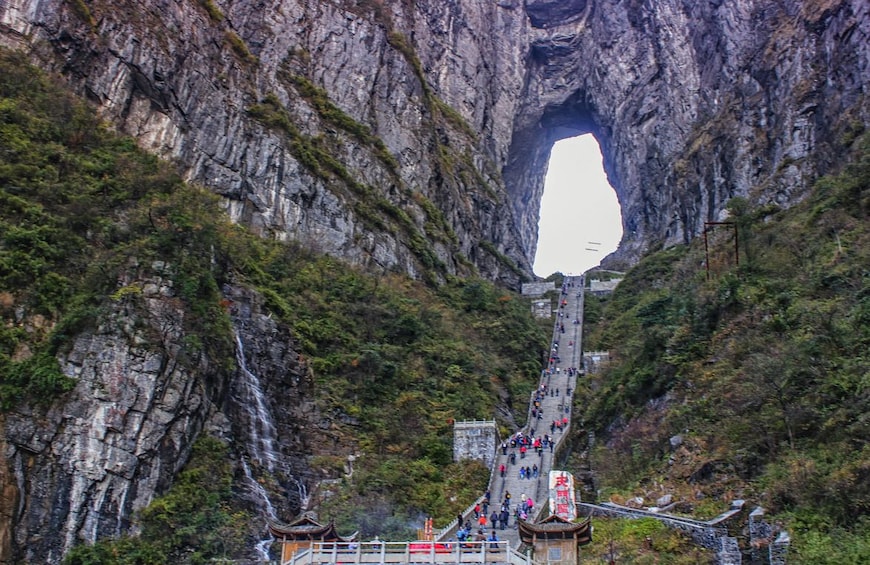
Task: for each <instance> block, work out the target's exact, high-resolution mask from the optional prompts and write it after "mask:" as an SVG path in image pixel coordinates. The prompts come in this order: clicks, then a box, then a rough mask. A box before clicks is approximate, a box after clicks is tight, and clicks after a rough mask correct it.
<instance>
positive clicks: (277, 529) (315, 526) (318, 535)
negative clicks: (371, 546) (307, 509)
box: [269, 514, 359, 543]
mask: <svg viewBox="0 0 870 565" xmlns="http://www.w3.org/2000/svg"><path fill="white" fill-rule="evenodd" d="M269 530H270V531H271V532H272V535H273V536H275V537H276V538H285V539H293V540H307V541H327V542H329V541H336V542H341V543H349V542H352V541H356V539H357V537H358V535H359V532H354V533H352V534H351V535H349V536H340V535H339V534H338V531H336V529H335V521H334V520H330V521H329V523H328V524H321V523H319V522H317V521H316V520H314V518H312V517H311V516H309V515H307V514H303V515H302V516H301V517H300V518H297V519H296V520H294V521H293V522H291V523H289V524H286V523H284V522H279V521H277V520H269Z"/></svg>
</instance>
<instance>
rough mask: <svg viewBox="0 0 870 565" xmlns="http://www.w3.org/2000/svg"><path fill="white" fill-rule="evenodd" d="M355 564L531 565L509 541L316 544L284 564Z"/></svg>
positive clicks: (283, 563)
mask: <svg viewBox="0 0 870 565" xmlns="http://www.w3.org/2000/svg"><path fill="white" fill-rule="evenodd" d="M354 563H376V564H382V563H383V564H386V563H408V564H414V563H420V564H424V563H476V564H481V565H482V564H484V563H493V564H496V563H498V564H510V565H531V561H530V560H529V559H528V558H527V557H526V556H525V555H523V554H521V553H519V552H517V551H515V550H513V549H511V548H510V547H509V543H508V542H507V541H467V542H462V543H457V542H451V543H441V542H431V541H411V542H388V541H371V542H360V543H313V544H312V545H311V547H310V548H309V549H306V550H305V551H301V552H299V553H298V554H297V555H295V556H294V557H293V558H292V559H289V560H287V561H283V562H282V563H281V565H327V564H330V565H331V564H335V565H345V564H347V565H349V564H354Z"/></svg>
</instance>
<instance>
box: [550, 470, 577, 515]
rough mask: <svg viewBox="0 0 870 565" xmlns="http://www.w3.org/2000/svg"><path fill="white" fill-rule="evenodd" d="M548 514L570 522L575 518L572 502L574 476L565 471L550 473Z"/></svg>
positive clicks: (575, 508) (575, 511)
mask: <svg viewBox="0 0 870 565" xmlns="http://www.w3.org/2000/svg"><path fill="white" fill-rule="evenodd" d="M550 514H555V515H556V516H558V517H560V518H564V519H565V520H568V521H571V520H574V519H575V518H577V504H576V503H575V500H574V475H572V474H571V473H568V472H566V471H550Z"/></svg>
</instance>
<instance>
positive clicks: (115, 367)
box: [0, 0, 870, 563]
mask: <svg viewBox="0 0 870 565" xmlns="http://www.w3.org/2000/svg"><path fill="white" fill-rule="evenodd" d="M212 3H213V5H214V6H215V7H217V9H218V10H219V11H220V14H216V13H211V14H210V13H209V11H208V10H206V9H205V7H204V4H203V3H202V2H196V1H193V0H179V1H175V2H165V1H157V0H135V1H133V0H118V1H114V2H111V3H105V2H66V1H63V0H0V45H4V46H8V47H12V48H15V49H19V50H23V51H27V52H28V53H29V54H30V56H31V59H32V60H33V61H35V62H37V63H38V64H39V65H41V66H42V67H44V68H46V69H48V70H51V71H53V72H56V73H58V74H60V75H62V76H63V77H65V79H66V80H67V81H68V82H69V84H70V85H71V87H72V88H73V89H74V90H75V91H77V92H79V93H80V94H82V95H84V96H86V97H87V98H88V99H89V100H91V101H92V102H93V104H94V105H95V106H96V107H97V108H98V109H99V111H100V112H101V114H102V116H103V117H105V119H106V120H107V121H108V122H109V123H111V124H113V125H114V127H116V128H117V129H118V130H120V131H122V132H124V133H127V134H130V135H132V136H134V137H135V138H136V139H137V140H138V142H139V143H140V144H141V145H142V146H143V147H144V148H146V149H148V150H149V151H152V152H154V153H156V154H158V155H161V156H163V157H166V158H168V159H172V160H173V161H175V162H177V163H178V164H179V166H180V167H181V169H182V171H183V173H184V176H185V177H186V178H187V179H188V180H190V181H194V182H197V183H199V184H202V185H204V186H206V187H208V188H209V189H211V190H213V191H214V192H215V193H216V194H218V195H220V196H221V198H222V199H223V203H224V206H225V208H226V210H227V212H228V214H229V215H230V216H231V217H232V219H233V220H234V221H236V222H239V223H243V224H245V225H248V226H250V227H251V228H252V229H254V230H256V231H257V232H258V233H261V234H263V235H264V236H267V237H274V238H277V239H281V240H296V241H299V242H301V243H303V244H304V245H306V246H308V247H310V248H312V249H315V250H318V251H321V252H324V253H329V254H332V255H335V256H338V257H342V258H344V259H345V260H347V261H350V262H352V263H356V264H362V265H367V266H369V267H373V268H380V269H384V270H398V271H401V272H406V273H408V274H410V275H412V276H415V277H420V278H424V277H425V278H430V277H431V278H434V279H435V280H437V279H439V278H443V277H445V276H447V275H449V274H459V275H464V274H469V273H473V272H477V273H479V274H481V275H483V276H484V277H486V278H489V279H491V280H495V281H499V282H502V283H504V284H507V285H510V286H513V287H517V286H518V283H519V282H520V280H521V279H523V278H527V277H529V276H530V274H531V268H530V265H531V263H532V259H533V257H534V253H535V247H536V245H537V222H538V214H539V208H540V200H541V194H542V190H543V180H544V176H545V173H546V169H547V161H548V158H549V154H550V149H551V147H552V144H553V143H554V142H555V141H556V140H558V139H562V138H565V137H568V136H573V135H578V134H583V133H593V134H594V135H595V136H596V138H597V139H598V141H599V142H600V144H601V148H602V152H603V155H604V166H605V169H606V171H607V173H608V176H609V178H610V181H611V183H612V184H613V186H614V187H615V189H616V191H617V194H618V197H619V200H620V202H621V205H622V211H623V216H624V219H623V222H624V227H625V235H624V239H623V242H622V245H621V248H620V250H619V251H618V253H617V257H615V258H613V259H612V261H614V262H618V261H623V262H630V261H631V260H633V259H634V258H636V257H638V256H639V255H640V254H641V253H642V252H644V251H645V250H647V249H650V248H653V247H655V246H657V245H669V244H675V243H681V242H685V241H689V240H690V239H691V238H692V237H694V236H696V235H698V234H699V233H701V231H702V230H703V228H704V223H705V222H708V221H714V220H718V219H721V218H722V217H723V211H724V209H725V205H726V203H727V202H728V200H729V199H730V198H732V197H735V196H742V197H747V198H749V199H750V200H751V201H754V202H764V203H774V204H777V205H780V206H787V205H789V204H791V203H793V202H795V201H797V200H798V199H800V198H801V196H802V195H803V194H804V192H805V190H806V188H807V187H808V186H809V185H810V184H811V183H812V182H813V181H814V179H816V178H817V177H818V176H819V175H821V174H824V173H827V172H830V171H833V170H836V169H837V168H838V167H839V166H840V165H841V164H842V160H843V157H844V156H845V155H848V152H849V149H850V143H851V140H853V139H854V138H855V134H856V133H857V132H860V131H862V130H863V129H865V128H866V125H867V123H868V122H870V119H868V118H870V115H868V114H870V109H868V102H867V100H868V98H867V95H866V90H867V85H868V83H870V68H868V65H870V37H868V34H870V7H868V4H867V3H866V2H864V1H861V0H830V1H826V2H800V1H798V0H785V1H777V2H774V1H772V0H746V1H744V2H738V3H734V2H731V3H729V2H719V1H716V2H694V1H687V0H661V1H658V2H654V3H650V2H637V1H634V0H632V1H626V2H600V1H595V0H568V1H555V0H526V1H525V2H520V1H519V0H498V1H495V2H479V1H471V0H459V1H456V2H443V1H441V0H418V1H416V2H399V1H392V2H390V1H388V2H362V1H355V0H334V1H330V2H309V1H305V0H266V1H258V2H253V1H250V0H234V1H230V0H213V2H212ZM217 16H221V17H217ZM141 282H142V283H143V287H142V288H143V293H142V296H141V300H142V303H141V304H140V305H139V309H137V310H135V311H127V310H126V309H125V304H124V303H116V304H114V305H113V307H112V308H111V310H110V312H109V313H108V314H106V316H105V317H104V318H103V319H102V320H101V321H102V323H101V325H100V326H99V327H97V328H95V329H94V330H92V331H88V332H86V333H83V334H81V335H78V336H76V337H75V339H74V340H73V343H72V347H71V349H70V350H69V353H68V354H66V355H65V356H64V357H63V358H62V359H61V361H62V364H63V367H64V370H65V371H66V373H67V374H68V375H70V376H73V377H75V378H76V379H77V380H78V385H77V387H76V389H75V390H74V391H73V392H72V393H70V395H69V396H68V398H66V399H65V400H64V401H63V402H59V403H57V404H56V405H54V406H52V407H51V408H50V409H49V410H47V411H39V410H36V409H31V408H28V407H20V408H19V409H17V410H16V411H14V412H12V413H10V414H7V415H5V416H4V419H3V420H2V421H0V428H2V431H3V432H4V433H3V438H2V442H0V448H2V449H3V452H4V455H5V462H6V465H5V466H3V468H2V469H0V478H2V481H3V482H2V485H0V486H2V491H3V494H4V503H3V504H0V516H2V517H3V519H4V520H3V521H4V523H7V524H9V525H8V526H0V555H3V556H4V557H5V556H6V555H9V554H10V552H16V554H17V555H20V556H22V558H24V559H26V560H28V561H31V562H48V563H55V562H58V561H59V560H60V559H61V555H62V553H63V551H64V550H65V549H67V548H69V547H70V545H71V544H72V543H74V542H75V541H77V540H79V539H83V540H94V539H97V538H100V537H105V536H111V535H116V534H118V533H120V532H122V531H126V530H128V529H129V528H130V525H131V524H130V516H131V512H133V511H134V510H135V509H137V508H141V507H142V506H143V505H145V504H147V502H148V501H149V500H151V499H152V498H153V497H154V496H155V495H156V494H159V493H160V492H162V491H163V490H164V489H165V488H166V487H167V486H168V484H169V482H170V481H171V479H172V476H173V475H174V473H175V472H176V471H177V470H178V469H179V468H180V466H181V465H182V464H183V462H184V460H185V458H186V456H187V453H188V451H189V448H190V445H191V443H192V441H193V439H194V438H195V437H196V435H197V434H198V433H199V431H200V430H201V429H202V428H203V427H204V426H206V425H208V427H209V429H211V430H215V431H216V432H217V433H219V434H221V435H223V436H227V435H232V436H234V437H235V438H237V439H239V438H241V439H240V443H243V442H244V439H245V438H247V439H250V438H249V437H248V436H250V435H251V433H252V431H251V429H252V428H251V426H250V415H247V414H245V411H244V410H242V407H241V406H239V403H238V402H235V404H234V402H233V398H237V397H238V394H237V393H238V391H239V388H238V384H239V383H238V379H239V375H238V374H236V375H232V376H224V377H220V378H215V379H211V380H209V379H204V378H203V375H204V374H206V373H209V372H213V373H214V372H216V369H215V368H214V367H211V366H210V365H209V361H210V360H208V359H197V360H194V362H193V363H188V364H183V363H179V358H178V351H179V346H178V344H179V340H180V339H181V338H180V327H181V326H180V323H181V322H180V320H179V317H180V316H182V315H183V313H182V312H180V311H178V310H176V307H175V306H174V305H173V302H172V300H171V297H172V295H173V289H172V286H171V284H170V282H171V281H170V280H168V279H149V280H145V281H141ZM227 294H228V296H230V297H235V298H233V300H234V303H235V304H236V306H237V307H238V308H239V310H238V311H237V312H236V313H235V314H234V320H235V323H236V326H237V328H236V329H237V331H238V334H239V337H240V339H241V344H242V345H241V346H240V349H244V352H245V353H244V357H243V359H244V360H245V361H246V363H247V364H248V365H249V366H251V367H255V368H256V370H255V371H254V372H255V373H256V374H257V376H258V378H261V379H262V381H263V382H262V387H263V388H264V391H263V392H264V394H265V396H266V398H267V401H266V405H267V408H268V409H269V410H270V411H271V414H272V417H273V418H275V419H276V422H277V424H278V425H277V426H276V427H277V428H279V429H281V430H290V431H282V432H280V433H279V435H278V436H277V439H276V440H275V441H277V442H278V443H279V444H280V445H281V449H280V450H279V453H275V454H273V455H265V454H264V453H265V451H264V449H265V448H264V447H263V446H265V445H266V444H267V443H268V442H267V443H262V441H259V440H258V442H256V443H255V444H249V447H248V451H246V452H244V453H240V454H239V457H240V458H241V459H240V460H244V461H247V460H249V459H260V462H261V463H262V464H266V465H273V466H275V467H276V468H278V469H279V471H280V472H281V473H282V474H283V475H282V476H283V477H284V478H283V480H284V487H285V488H286V489H287V490H288V491H290V490H292V489H293V488H296V489H297V491H298V493H297V496H295V497H290V496H289V495H288V499H287V502H286V504H287V506H288V508H289V507H294V508H295V507H301V506H303V505H304V498H305V495H304V488H303V486H302V483H303V482H304V477H303V475H304V473H305V463H304V460H303V459H302V458H300V457H298V454H299V453H301V452H302V451H303V450H304V441H303V440H301V439H300V437H302V435H300V434H299V433H298V432H299V431H300V430H301V429H303V428H304V426H305V425H309V426H311V425H320V426H323V427H324V428H325V429H328V428H329V426H330V421H329V420H328V418H326V417H324V416H323V415H319V414H316V413H315V411H314V410H313V408H312V407H311V406H310V405H309V404H308V403H307V402H306V401H305V398H306V395H305V387H306V386H308V384H306V382H307V381H306V370H305V368H304V364H302V363H300V362H299V361H298V359H297V358H296V356H295V353H294V347H293V345H292V340H291V339H290V336H289V333H287V331H286V329H282V328H278V327H275V326H273V325H271V324H270V322H269V321H268V319H267V318H268V317H267V316H265V315H264V314H263V313H262V312H260V311H259V307H258V306H257V303H258V301H257V299H256V297H253V296H246V295H245V294H244V293H243V292H242V291H237V290H229V289H228V290H227ZM143 327H146V328H151V329H152V330H154V331H155V332H156V333H157V335H160V336H161V340H162V341H160V342H159V344H158V345H159V346H157V347H155V346H153V345H149V344H151V343H152V341H151V340H150V338H146V337H145V336H143V335H141V333H140V332H141V331H142V328H143ZM288 364H289V365H288ZM285 366H290V367H292V370H286V371H285V370H284V369H283V367H285ZM208 383H210V384H208ZM234 394H236V397H234V396H233V395H234ZM287 395H289V396H290V397H291V398H293V399H294V402H291V403H286V402H282V403H278V402H276V401H275V400H274V399H276V398H284V397H286V396H287ZM222 403H226V405H225V406H224V405H223V404H222ZM218 404H221V405H220V406H218ZM206 422H208V424H206ZM305 422H316V423H315V424H306V423H305ZM281 434H286V435H285V436H282V435H281ZM256 446H259V448H257V447H256ZM264 462H265V463H264ZM300 477H302V478H300ZM7 495H8V496H7ZM7 518H9V520H8V522H7ZM46 531H50V532H55V533H56V536H54V537H51V539H49V537H43V536H42V532H46Z"/></svg>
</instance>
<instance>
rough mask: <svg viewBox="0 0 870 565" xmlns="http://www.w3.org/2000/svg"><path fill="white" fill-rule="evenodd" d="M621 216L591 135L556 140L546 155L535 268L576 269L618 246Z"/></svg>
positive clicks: (584, 268)
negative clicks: (547, 164) (549, 152)
mask: <svg viewBox="0 0 870 565" xmlns="http://www.w3.org/2000/svg"><path fill="white" fill-rule="evenodd" d="M621 237H622V216H621V213H620V209H619V203H618V202H617V200H616V193H615V192H614V191H613V188H612V187H611V186H610V184H608V182H607V176H606V175H605V174H604V168H603V166H602V162H601V149H600V147H599V146H598V141H597V140H596V139H595V137H594V136H592V135H591V134H589V135H582V136H579V137H572V138H569V139H563V140H561V141H557V142H556V144H555V145H554V146H553V151H552V152H551V154H550V163H549V166H548V168H547V178H546V180H545V181H544V194H543V196H542V197H541V215H540V219H539V220H538V249H537V252H536V253H535V263H534V271H535V274H536V275H538V276H540V277H547V276H549V275H551V274H553V273H555V272H557V271H558V272H561V273H564V274H580V273H583V272H585V271H587V270H589V269H591V268H592V267H595V266H597V265H598V264H599V263H600V262H601V259H603V258H604V257H605V256H606V255H607V254H608V253H611V252H613V251H615V250H616V247H617V245H618V244H619V240H620V238H621Z"/></svg>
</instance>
